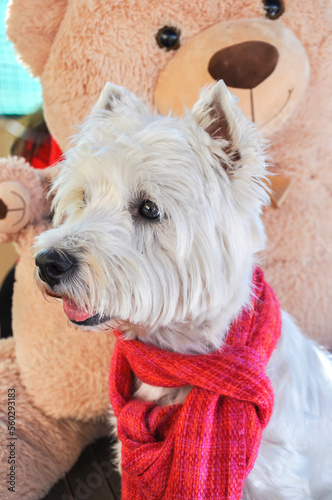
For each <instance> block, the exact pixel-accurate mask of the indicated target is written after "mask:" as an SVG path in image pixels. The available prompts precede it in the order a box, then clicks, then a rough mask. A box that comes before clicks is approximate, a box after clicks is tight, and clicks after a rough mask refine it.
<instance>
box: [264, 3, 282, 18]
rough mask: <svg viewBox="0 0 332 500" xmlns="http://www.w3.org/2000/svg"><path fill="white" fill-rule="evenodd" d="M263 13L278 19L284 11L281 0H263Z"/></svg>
mask: <svg viewBox="0 0 332 500" xmlns="http://www.w3.org/2000/svg"><path fill="white" fill-rule="evenodd" d="M263 3H264V10H265V15H266V17H268V18H269V19H278V17H280V16H281V15H282V14H283V13H284V12H285V5H284V2H283V1H282V0H263Z"/></svg>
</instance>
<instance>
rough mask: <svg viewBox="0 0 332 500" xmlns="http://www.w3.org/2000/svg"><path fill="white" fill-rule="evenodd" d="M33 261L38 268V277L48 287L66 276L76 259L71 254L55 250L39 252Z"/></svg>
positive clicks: (71, 270) (72, 268)
mask: <svg viewBox="0 0 332 500" xmlns="http://www.w3.org/2000/svg"><path fill="white" fill-rule="evenodd" d="M35 263H36V266H37V267H38V269H39V277H40V279H41V280H42V281H44V282H45V283H47V284H48V285H49V286H50V287H52V286H54V285H58V284H59V283H60V282H61V280H63V279H64V278H68V277H69V276H70V275H71V274H72V272H73V270H74V268H75V266H76V260H75V258H74V257H73V256H72V255H68V254H67V253H65V252H58V251H56V250H47V251H46V252H40V253H39V254H38V255H37V257H36V260H35Z"/></svg>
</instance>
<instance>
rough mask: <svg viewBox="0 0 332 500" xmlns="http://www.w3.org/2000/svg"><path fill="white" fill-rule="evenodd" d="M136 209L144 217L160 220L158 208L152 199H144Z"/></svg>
mask: <svg viewBox="0 0 332 500" xmlns="http://www.w3.org/2000/svg"><path fill="white" fill-rule="evenodd" d="M138 211H139V214H140V215H141V216H142V217H145V218H146V219H154V220H160V212H159V208H158V207H157V205H156V204H155V203H153V201H150V200H144V201H143V203H142V205H141V206H140V207H139V209H138Z"/></svg>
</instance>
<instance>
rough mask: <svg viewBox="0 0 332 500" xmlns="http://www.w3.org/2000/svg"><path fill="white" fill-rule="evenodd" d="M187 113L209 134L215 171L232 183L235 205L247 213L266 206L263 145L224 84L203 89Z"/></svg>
mask: <svg viewBox="0 0 332 500" xmlns="http://www.w3.org/2000/svg"><path fill="white" fill-rule="evenodd" d="M191 114H192V116H193V118H194V120H195V122H196V124H197V125H199V126H200V127H202V128H203V129H204V130H205V132H207V133H208V134H209V135H210V137H211V139H212V141H211V143H210V144H209V148H210V149H211V152H212V153H213V155H214V158H216V159H217V161H218V165H217V168H218V169H219V168H222V169H223V170H224V171H225V172H226V174H227V175H228V177H229V179H230V181H231V183H232V193H233V196H234V197H235V198H236V200H237V205H238V206H239V205H241V204H243V207H244V210H246V211H247V212H248V210H250V208H253V210H255V211H259V210H260V208H261V207H262V206H264V205H268V204H269V196H268V194H267V193H268V188H267V184H266V177H267V168H266V163H265V157H264V147H265V143H264V141H262V139H261V138H260V136H259V134H258V133H257V128H256V126H255V124H253V123H252V122H250V120H248V118H247V117H246V116H245V115H244V113H243V111H242V110H241V109H240V108H239V107H238V105H237V98H236V97H235V96H234V95H233V94H231V92H229V90H228V89H227V87H226V85H225V84H224V82H223V81H221V80H220V81H218V82H217V83H215V84H214V85H212V86H211V87H208V88H206V89H205V90H203V92H202V93H201V95H200V97H199V100H198V101H197V102H196V104H195V105H194V107H193V109H192V112H191Z"/></svg>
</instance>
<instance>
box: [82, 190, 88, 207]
mask: <svg viewBox="0 0 332 500" xmlns="http://www.w3.org/2000/svg"><path fill="white" fill-rule="evenodd" d="M86 204H87V197H86V192H85V191H83V207H86ZM83 207H82V208H83Z"/></svg>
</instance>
